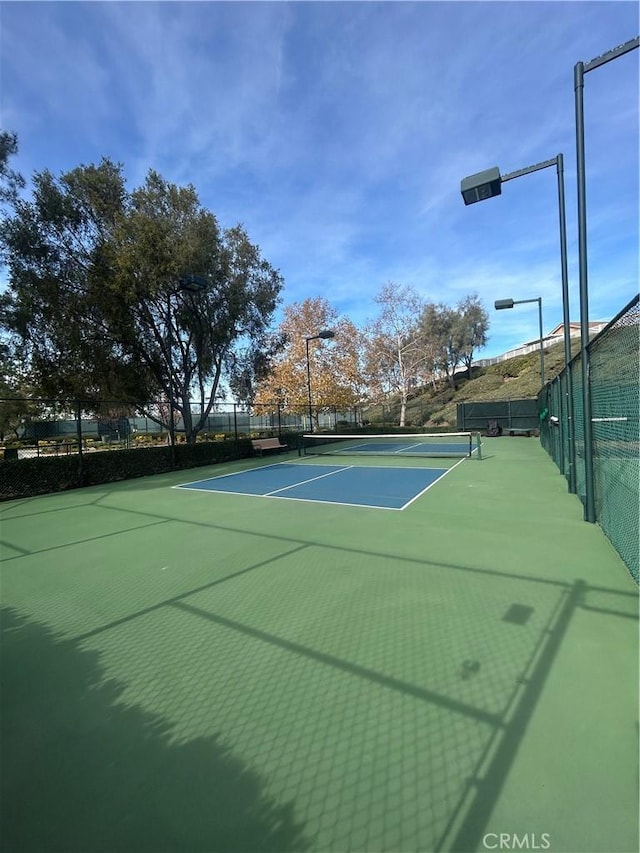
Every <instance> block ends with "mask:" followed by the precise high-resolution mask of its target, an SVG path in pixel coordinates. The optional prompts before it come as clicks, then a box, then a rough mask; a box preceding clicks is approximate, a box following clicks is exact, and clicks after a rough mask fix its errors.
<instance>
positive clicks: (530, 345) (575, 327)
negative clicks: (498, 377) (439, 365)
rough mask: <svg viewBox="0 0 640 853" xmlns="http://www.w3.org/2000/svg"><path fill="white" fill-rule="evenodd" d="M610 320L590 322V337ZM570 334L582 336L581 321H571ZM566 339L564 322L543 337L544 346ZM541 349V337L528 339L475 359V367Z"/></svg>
mask: <svg viewBox="0 0 640 853" xmlns="http://www.w3.org/2000/svg"><path fill="white" fill-rule="evenodd" d="M608 322H609V321H608V320H595V321H594V322H592V323H589V338H593V337H594V336H595V335H597V334H598V332H601V331H602V330H603V329H604V327H605V326H606V325H607V323H608ZM569 336H570V337H571V338H579V337H580V323H575V322H573V323H569ZM562 341H564V323H559V324H558V325H557V326H556V327H555V329H552V330H551V331H550V332H549V334H548V335H545V336H544V338H543V346H544V347H545V348H546V347H550V346H553V344H559V343H561V342H562ZM539 349H540V339H539V338H536V340H535V341H527V342H526V343H524V344H521V345H520V346H519V347H516V348H515V349H510V350H509V351H508V352H505V353H502V355H498V356H496V357H495V358H480V359H478V361H474V362H473V364H474V366H475V367H488V365H490V364H499V363H500V362H501V361H506V360H507V359H508V358H515V357H516V356H517V355H527V354H528V353H530V352H536V350H539Z"/></svg>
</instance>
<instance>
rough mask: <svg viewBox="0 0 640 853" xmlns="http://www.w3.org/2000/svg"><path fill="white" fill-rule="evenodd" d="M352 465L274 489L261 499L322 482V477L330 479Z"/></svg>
mask: <svg viewBox="0 0 640 853" xmlns="http://www.w3.org/2000/svg"><path fill="white" fill-rule="evenodd" d="M353 467H355V466H353V465H345V467H344V468H338V469H336V470H335V471H328V472H327V473H326V474H319V475H318V476H317V477H309V479H308V480H300V482H298V483H290V484H289V485H288V486H282V487H281V488H279V489H274V490H273V491H272V492H265V493H264V495H263V497H265V498H270V497H272V496H273V495H277V494H278V492H286V491H287V489H297V488H298V486H304V484H305V483H313V482H314V481H315V480H322V478H323V477H331V476H333V475H334V474H339V473H340V472H341V471H348V470H349V468H353Z"/></svg>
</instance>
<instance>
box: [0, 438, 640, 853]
mask: <svg viewBox="0 0 640 853" xmlns="http://www.w3.org/2000/svg"><path fill="white" fill-rule="evenodd" d="M385 452H386V451H385ZM349 455H351V454H344V453H343V452H342V451H341V458H340V460H328V459H327V458H326V457H325V456H324V455H320V456H318V457H317V458H314V457H307V456H304V457H298V456H297V455H294V454H289V455H287V456H285V457H283V458H280V459H278V461H274V460H261V461H256V460H250V461H243V462H237V463H233V464H224V465H218V466H215V467H212V468H206V469H194V470H193V471H191V472H176V473H174V474H171V475H161V476H157V477H152V478H151V477H150V478H144V479H140V480H132V481H127V482H122V483H118V484H111V485H109V486H104V487H92V488H87V489H84V490H77V491H73V492H66V493H61V494H56V495H51V496H47V497H43V498H34V499H29V500H20V501H14V502H10V503H6V504H3V505H0V516H1V518H2V543H3V550H2V556H3V570H2V572H3V574H2V591H3V596H2V597H3V620H2V629H3V640H2V652H3V680H4V684H3V709H2V710H3V713H2V716H1V718H0V719H1V725H2V742H3V773H2V778H1V781H2V788H3V791H2V793H3V804H4V805H3V809H2V815H1V817H2V839H3V845H4V848H5V849H7V850H12V851H13V850H25V851H26V850H30V851H36V850H38V851H54V850H56V851H59V850H64V851H83V853H93V851H131V853H133V851H149V853H151V851H167V853H171V851H196V850H198V851H214V850H215V851H225V853H235V851H238V853H239V851H249V850H251V851H253V850H256V851H257V850H264V851H266V850H270V851H274V853H275V851H303V850H309V851H326V852H327V853H329V851H330V853H346V851H388V853H393V851H397V853H404V851H416V852H418V851H419V852H420V853H424V852H425V851H476V850H477V851H482V850H487V849H497V848H495V847H492V845H493V844H496V843H497V842H496V839H497V838H499V836H500V834H510V837H511V839H512V841H511V843H512V848H511V849H515V848H514V847H513V836H514V834H516V835H517V836H518V838H519V839H522V838H523V837H524V836H525V835H526V836H527V839H528V842H527V843H528V848H529V849H532V847H533V845H534V844H536V843H537V844H538V845H541V844H542V843H543V842H544V841H545V837H547V838H548V844H549V846H548V847H546V848H540V849H549V850H552V851H562V852H563V853H573V851H575V853H578V851H603V853H604V851H608V853H613V852H615V853H622V851H632V850H636V849H637V846H638V832H637V826H638V823H637V817H638V815H637V788H636V782H637V698H638V694H637V686H638V676H637V667H638V645H637V639H638V632H637V613H638V611H637V587H636V586H635V584H634V583H633V581H632V579H631V578H630V577H629V574H628V572H627V571H626V568H625V566H624V564H623V563H622V561H621V560H620V559H619V557H618V556H617V554H616V552H615V551H614V550H613V548H612V546H611V545H610V543H609V542H608V540H607V539H606V537H605V536H604V534H603V533H602V531H601V529H600V528H599V527H597V526H595V525H588V524H585V523H584V522H583V520H582V508H581V505H580V503H579V501H578V500H577V499H576V498H575V497H573V496H571V495H568V494H567V492H566V486H565V483H564V479H563V478H562V477H561V476H560V475H559V474H558V472H557V469H556V468H555V466H554V464H553V462H552V461H551V460H550V458H549V457H548V456H547V454H546V453H545V451H544V450H543V449H542V448H541V447H540V445H539V443H538V442H537V441H536V440H534V439H531V440H528V439H527V440H510V439H508V438H507V439H493V440H491V439H490V440H486V441H485V443H484V446H483V448H482V455H483V460H482V461H479V460H476V459H474V458H468V456H466V455H465V456H464V458H463V459H462V460H460V459H453V458H452V459H451V460H448V461H446V462H445V461H443V459H439V458H424V460H422V459H420V460H416V459H414V458H407V459H400V458H397V457H398V454H392V455H393V456H395V458H389V459H384V460H383V459H381V458H379V457H377V455H372V456H371V458H368V459H360V458H357V454H354V456H356V461H355V462H352V461H351V460H349V459H348V456H349ZM343 456H344V458H343ZM325 469H330V470H325ZM355 469H358V470H357V471H356V470H355ZM348 471H352V472H353V471H355V474H348V473H347V472H348ZM381 472H382V473H381ZM412 472H417V473H416V474H414V473H412ZM185 474H186V476H185ZM324 474H327V475H328V476H323V475H324ZM292 478H294V479H292ZM305 480H306V483H305ZM323 481H324V483H326V484H329V483H332V485H331V486H330V487H329V486H328V485H323V486H320V483H322V482H323ZM198 483H200V484H201V485H200V486H199V485H198ZM311 483H315V485H313V486H312V485H310V484H311ZM212 484H213V487H212ZM225 484H227V485H225ZM354 484H355V485H354ZM307 488H310V489H311V497H309V493H308V492H307V491H306V490H307ZM325 488H326V489H330V499H326V495H324V494H323V492H322V491H318V490H319V489H325ZM394 489H395V492H394ZM280 490H284V491H283V492H281V494H282V495H288V496H289V497H292V498H293V499H281V500H280V499H268V500H267V499H265V496H267V495H269V493H274V492H276V493H277V492H280ZM289 490H292V491H291V492H290V491H289ZM300 490H302V492H301V491H300ZM354 492H358V494H361V495H363V496H364V498H366V500H367V501H368V502H367V503H363V504H358V503H357V501H354V500H353V499H352V498H353V493H354ZM381 493H384V494H385V495H386V496H387V498H388V497H389V495H393V494H395V495H396V496H397V500H398V501H403V503H402V504H401V505H399V506H397V507H395V508H396V509H400V508H402V511H401V512H400V511H397V512H389V511H388V509H389V506H387V505H386V504H385V503H384V502H381V501H380V500H379V497H376V495H378V496H379V495H380V494H381ZM269 496H270V497H273V495H269ZM334 498H335V500H334ZM344 503H347V504H349V505H348V506H344ZM543 836H544V837H543ZM520 849H522V848H520ZM534 849H535V848H534Z"/></svg>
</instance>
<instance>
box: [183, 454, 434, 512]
mask: <svg viewBox="0 0 640 853" xmlns="http://www.w3.org/2000/svg"><path fill="white" fill-rule="evenodd" d="M447 470H448V469H446V468H444V469H442V468H406V467H405V468H385V467H383V466H376V467H362V466H359V465H347V466H344V465H304V464H296V463H291V462H280V463H276V464H274V465H265V466H263V467H260V468H254V469H253V470H251V471H238V472H236V473H233V474H223V475H222V476H219V477H207V478H205V479H203V480H195V481H193V482H190V483H182V484H181V485H180V486H179V487H178V488H180V489H195V490H201V491H207V492H217V493H223V492H227V493H233V494H238V495H253V496H256V497H258V496H259V497H265V498H277V499H284V500H298V501H316V502H320V503H334V504H341V505H342V506H368V507H371V508H373V509H397V510H402V509H405V508H406V507H408V506H409V505H410V504H411V503H413V501H415V500H417V498H419V497H420V496H421V495H423V494H424V493H425V492H426V491H427V489H430V488H431V486H433V485H434V483H436V482H437V481H438V480H439V479H440V478H441V477H443V476H444V475H445V474H446V473H447Z"/></svg>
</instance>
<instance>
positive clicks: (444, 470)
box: [400, 456, 467, 509]
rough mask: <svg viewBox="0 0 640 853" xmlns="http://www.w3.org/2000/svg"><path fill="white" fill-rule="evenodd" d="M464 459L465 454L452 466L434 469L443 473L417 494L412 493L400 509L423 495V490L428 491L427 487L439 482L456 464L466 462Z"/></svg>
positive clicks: (465, 458)
mask: <svg viewBox="0 0 640 853" xmlns="http://www.w3.org/2000/svg"><path fill="white" fill-rule="evenodd" d="M466 460H467V457H466V456H463V458H462V459H461V460H460V461H459V462H456V464H455V465H452V466H451V468H444V469H442V468H436V469H435V470H436V471H443V473H442V474H440V476H439V477H438V478H437V479H436V480H434V481H433V483H429V485H428V486H427V487H426V489H423V490H422V491H421V492H418V494H417V495H414V497H412V498H411V500H410V501H408V502H407V503H406V504H405V505H404V506H401V507H400V509H406V508H407V507H408V506H410V505H411V504H412V503H413V502H414V501H417V500H418V498H419V497H422V495H424V493H425V492H428V491H429V489H430V488H431V486H435V484H436V483H439V482H440V480H442V478H443V477H446V476H447V474H448V473H449V472H450V471H453V469H454V468H457V467H458V465H460V464H461V463H462V462H466Z"/></svg>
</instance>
